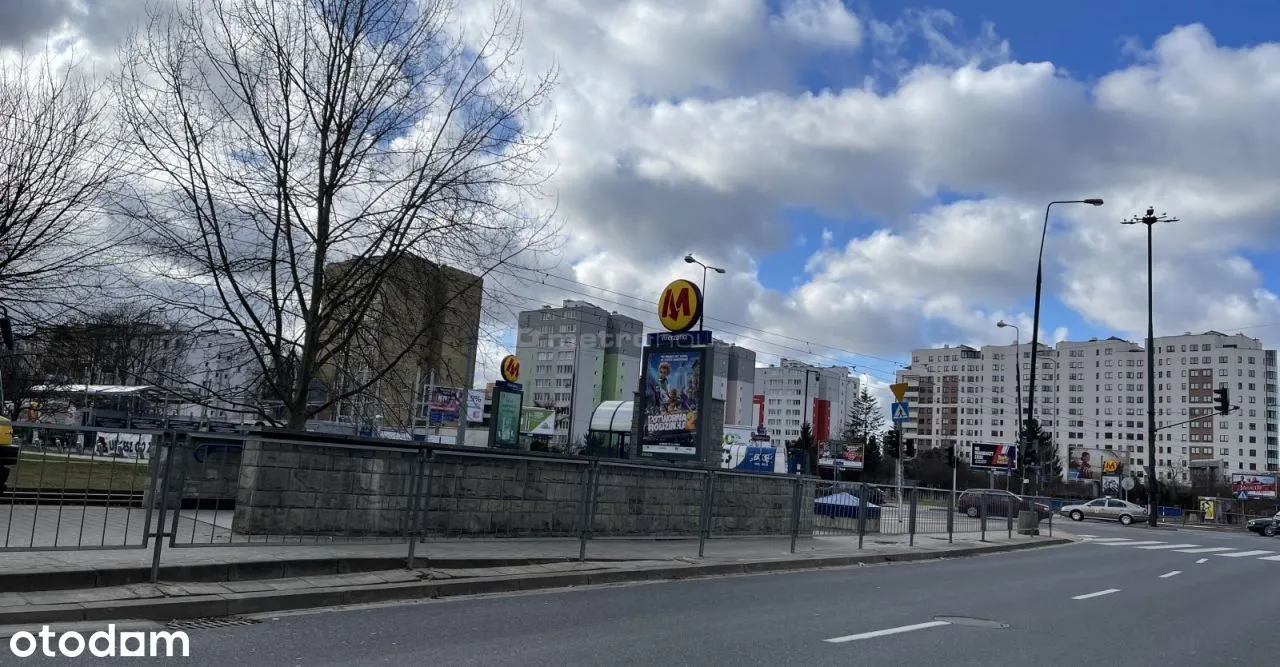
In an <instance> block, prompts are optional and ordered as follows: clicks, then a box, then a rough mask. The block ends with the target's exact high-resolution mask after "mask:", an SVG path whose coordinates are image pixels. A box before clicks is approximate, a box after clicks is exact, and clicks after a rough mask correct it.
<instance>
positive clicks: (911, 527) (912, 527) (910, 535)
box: [907, 487, 918, 547]
mask: <svg viewBox="0 0 1280 667" xmlns="http://www.w3.org/2000/svg"><path fill="white" fill-rule="evenodd" d="M907 493H909V494H911V505H910V507H911V509H910V510H909V512H910V513H909V514H908V515H907V546H909V547H914V546H915V545H916V503H917V502H918V496H917V494H916V488H915V487H911V488H910V489H907Z"/></svg>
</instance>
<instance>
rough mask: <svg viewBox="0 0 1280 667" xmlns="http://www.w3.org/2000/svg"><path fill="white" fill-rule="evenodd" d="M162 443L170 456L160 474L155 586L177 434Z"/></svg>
mask: <svg viewBox="0 0 1280 667" xmlns="http://www.w3.org/2000/svg"><path fill="white" fill-rule="evenodd" d="M162 442H164V443H165V445H166V449H168V455H167V456H165V457H164V472H163V473H161V474H160V504H159V506H158V507H157V509H158V512H157V516H156V524H155V531H156V532H155V535H154V536H153V537H155V538H156V543H155V547H154V548H155V550H154V551H152V553H151V583H153V584H155V583H159V581H160V552H161V550H162V549H163V548H164V545H163V544H162V542H163V541H164V537H165V532H164V523H165V522H164V520H165V512H166V511H167V508H168V502H167V501H168V500H169V475H170V473H172V472H173V457H174V456H175V455H176V453H177V452H176V450H177V447H176V446H175V445H176V444H177V434H176V433H174V432H173V431H170V432H168V433H166V434H165V435H164V437H163V440H162ZM150 529H151V526H147V530H150ZM192 530H193V531H194V530H195V528H194V527H193V528H192Z"/></svg>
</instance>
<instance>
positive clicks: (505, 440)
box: [489, 354, 524, 449]
mask: <svg viewBox="0 0 1280 667" xmlns="http://www.w3.org/2000/svg"><path fill="white" fill-rule="evenodd" d="M502 379H503V382H496V383H494V385H493V419H492V420H491V423H490V426H489V446H490V447H501V448H503V449H519V448H520V412H521V410H522V408H523V403H524V387H522V386H521V385H519V384H517V383H516V381H517V380H519V379H520V360H519V359H518V358H516V356H515V355H511V354H509V355H507V356H506V357H505V358H503V360H502Z"/></svg>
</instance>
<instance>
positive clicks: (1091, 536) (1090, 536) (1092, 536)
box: [1076, 535, 1097, 539]
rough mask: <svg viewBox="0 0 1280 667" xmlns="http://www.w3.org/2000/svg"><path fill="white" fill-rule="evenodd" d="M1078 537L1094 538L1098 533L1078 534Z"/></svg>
mask: <svg viewBox="0 0 1280 667" xmlns="http://www.w3.org/2000/svg"><path fill="white" fill-rule="evenodd" d="M1076 537H1088V538H1091V539H1092V538H1094V537H1097V535H1076Z"/></svg>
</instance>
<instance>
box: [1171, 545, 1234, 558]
mask: <svg viewBox="0 0 1280 667" xmlns="http://www.w3.org/2000/svg"><path fill="white" fill-rule="evenodd" d="M1231 549H1232V547H1200V548H1199V549H1178V553H1180V554H1211V553H1213V552H1215V551H1231ZM1205 560H1208V559H1207V558H1206V559H1205Z"/></svg>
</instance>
